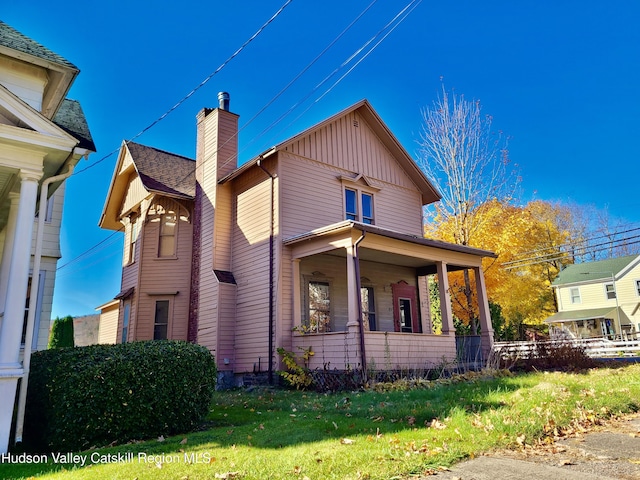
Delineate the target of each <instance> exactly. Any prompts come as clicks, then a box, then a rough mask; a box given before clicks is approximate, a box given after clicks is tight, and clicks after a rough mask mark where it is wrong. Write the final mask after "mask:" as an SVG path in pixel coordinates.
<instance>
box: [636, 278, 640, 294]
mask: <svg viewBox="0 0 640 480" xmlns="http://www.w3.org/2000/svg"><path fill="white" fill-rule="evenodd" d="M636 294H637V295H638V296H639V297H640V280H636Z"/></svg>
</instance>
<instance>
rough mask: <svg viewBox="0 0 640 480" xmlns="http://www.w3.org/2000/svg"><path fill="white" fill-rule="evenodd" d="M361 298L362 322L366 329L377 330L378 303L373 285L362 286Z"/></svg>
mask: <svg viewBox="0 0 640 480" xmlns="http://www.w3.org/2000/svg"><path fill="white" fill-rule="evenodd" d="M360 300H361V303H362V322H363V324H364V329H365V330H370V331H372V332H373V331H375V330H377V325H376V304H375V299H374V296H373V287H362V288H361V289H360Z"/></svg>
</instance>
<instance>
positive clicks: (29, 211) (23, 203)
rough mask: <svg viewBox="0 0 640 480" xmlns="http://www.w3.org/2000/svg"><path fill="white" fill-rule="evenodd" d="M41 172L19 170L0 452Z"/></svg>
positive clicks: (1, 365)
mask: <svg viewBox="0 0 640 480" xmlns="http://www.w3.org/2000/svg"><path fill="white" fill-rule="evenodd" d="M41 176H42V173H41V172H38V173H35V172H26V171H21V172H20V177H21V179H22V183H21V185H20V201H19V203H18V213H17V218H16V228H15V239H16V241H15V242H14V244H13V251H12V252H11V267H10V269H9V281H8V285H7V292H6V304H5V310H4V319H3V321H2V327H1V328H0V454H2V453H6V452H7V450H8V447H9V431H10V429H11V420H12V417H13V405H14V402H15V395H16V387H17V385H18V378H20V376H21V375H22V373H23V371H22V367H21V365H20V362H19V360H20V343H21V341H20V339H21V336H22V324H23V323H24V305H25V301H26V298H27V285H28V283H29V261H30V259H31V236H32V233H33V223H34V221H33V219H34V214H35V209H36V198H37V196H38V180H39V179H40V177H41Z"/></svg>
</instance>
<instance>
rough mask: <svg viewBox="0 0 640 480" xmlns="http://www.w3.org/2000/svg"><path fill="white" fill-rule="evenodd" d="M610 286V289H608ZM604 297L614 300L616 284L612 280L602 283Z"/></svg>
mask: <svg viewBox="0 0 640 480" xmlns="http://www.w3.org/2000/svg"><path fill="white" fill-rule="evenodd" d="M609 287H611V289H609ZM603 288H604V298H605V299H607V300H615V299H616V296H617V294H618V293H617V292H616V285H615V283H613V282H607V283H605V284H604V287H603Z"/></svg>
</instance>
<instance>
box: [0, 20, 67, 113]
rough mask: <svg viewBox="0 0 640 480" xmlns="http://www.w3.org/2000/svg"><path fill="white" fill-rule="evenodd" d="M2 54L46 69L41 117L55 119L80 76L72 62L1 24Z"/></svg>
mask: <svg viewBox="0 0 640 480" xmlns="http://www.w3.org/2000/svg"><path fill="white" fill-rule="evenodd" d="M0 55H4V56H7V57H10V58H14V59H16V60H19V61H22V62H26V63H29V64H31V65H37V66H38V67H41V68H44V69H46V70H47V84H46V86H45V89H44V92H43V98H42V112H41V113H42V115H44V116H45V117H47V118H48V119H52V118H53V117H54V116H55V114H56V112H57V111H58V109H59V108H60V106H61V104H62V100H63V99H64V98H65V97H66V96H67V92H68V91H69V88H71V84H72V83H73V81H74V80H75V78H76V76H77V75H78V74H79V73H80V70H79V69H78V67H76V66H75V65H74V64H73V63H71V62H70V61H69V60H67V59H65V58H64V57H62V56H61V55H58V54H57V53H55V52H53V51H51V50H49V49H48V48H47V47H45V46H43V45H41V44H40V43H38V42H36V41H35V40H32V39H31V38H29V37H27V36H26V35H23V34H22V33H20V32H18V31H17V30H16V29H15V28H13V27H11V26H10V25H7V24H6V23H4V22H2V21H0Z"/></svg>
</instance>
